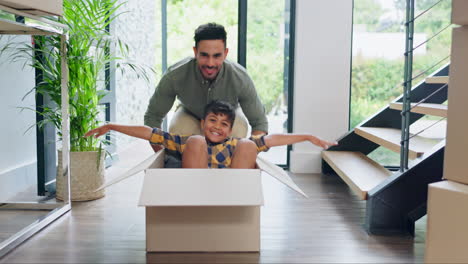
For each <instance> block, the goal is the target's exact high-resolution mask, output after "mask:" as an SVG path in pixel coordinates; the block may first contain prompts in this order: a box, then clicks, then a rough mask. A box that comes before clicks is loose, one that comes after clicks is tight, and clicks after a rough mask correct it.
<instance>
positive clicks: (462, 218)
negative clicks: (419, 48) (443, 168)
mask: <svg viewBox="0 0 468 264" xmlns="http://www.w3.org/2000/svg"><path fill="white" fill-rule="evenodd" d="M425 262H426V263H468V185H465V184H461V183H457V182H452V181H441V182H436V183H432V184H430V185H429V194H428V205H427V234H426V254H425Z"/></svg>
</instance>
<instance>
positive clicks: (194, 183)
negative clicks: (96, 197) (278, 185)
mask: <svg viewBox="0 0 468 264" xmlns="http://www.w3.org/2000/svg"><path fill="white" fill-rule="evenodd" d="M163 164H164V152H163V151H160V152H158V153H156V154H154V155H153V156H151V157H149V158H148V159H147V160H145V161H143V162H142V163H140V164H139V165H137V166H136V167H135V168H132V169H131V170H129V171H128V172H126V173H124V174H123V175H122V176H120V177H118V178H117V179H115V180H113V181H111V182H109V183H107V184H106V185H105V186H103V187H101V188H104V187H107V186H109V185H112V184H114V183H116V182H118V181H120V180H122V179H124V178H127V177H130V176H131V175H134V174H136V173H138V172H141V171H142V170H145V176H144V181H143V187H142V190H141V194H140V200H139V203H138V205H139V206H145V207H146V250H147V251H148V252H174V251H176V252H200V251H201V252H258V251H260V206H262V205H263V190H262V183H261V175H262V171H265V172H267V173H268V174H269V175H271V176H273V177H274V178H276V179H278V180H279V181H280V182H282V183H283V184H285V185H286V186H288V187H290V188H291V189H293V190H295V191H296V192H298V193H300V194H302V195H304V196H305V197H307V195H305V194H304V192H303V191H302V190H301V189H300V188H299V187H298V186H297V185H296V184H295V183H294V182H293V181H292V180H291V178H290V177H289V176H288V175H287V173H285V172H284V171H283V169H281V168H279V167H278V166H276V165H274V164H272V163H270V162H268V161H266V160H264V159H262V158H258V159H257V167H258V169H165V168H163Z"/></svg>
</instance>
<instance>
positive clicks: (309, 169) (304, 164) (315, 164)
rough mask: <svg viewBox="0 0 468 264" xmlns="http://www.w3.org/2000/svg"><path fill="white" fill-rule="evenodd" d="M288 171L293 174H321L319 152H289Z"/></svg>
mask: <svg viewBox="0 0 468 264" xmlns="http://www.w3.org/2000/svg"><path fill="white" fill-rule="evenodd" d="M290 155H291V156H290V166H289V170H290V171H291V172H293V173H321V172H322V157H321V154H320V152H304V151H291V154H290Z"/></svg>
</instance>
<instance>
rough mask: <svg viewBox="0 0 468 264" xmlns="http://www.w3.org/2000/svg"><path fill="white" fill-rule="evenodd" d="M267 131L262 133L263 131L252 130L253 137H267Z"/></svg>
mask: <svg viewBox="0 0 468 264" xmlns="http://www.w3.org/2000/svg"><path fill="white" fill-rule="evenodd" d="M266 134H267V132H266V131H261V130H252V136H260V135H266Z"/></svg>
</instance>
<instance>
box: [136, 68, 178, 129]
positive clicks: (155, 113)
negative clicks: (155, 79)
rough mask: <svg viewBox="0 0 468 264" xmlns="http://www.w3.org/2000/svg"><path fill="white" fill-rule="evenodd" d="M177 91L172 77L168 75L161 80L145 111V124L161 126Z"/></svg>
mask: <svg viewBox="0 0 468 264" xmlns="http://www.w3.org/2000/svg"><path fill="white" fill-rule="evenodd" d="M175 97H176V92H175V90H174V88H173V85H172V82H171V79H170V78H169V77H167V76H166V75H165V76H163V77H162V78H161V80H160V81H159V84H158V86H157V87H156V90H155V91H154V94H153V96H152V97H151V99H150V101H149V104H148V108H147V109H146V113H145V117H144V120H145V125H147V126H150V127H161V123H162V120H163V118H164V117H165V116H166V114H167V112H169V110H170V109H171V107H172V105H173V104H174V100H175Z"/></svg>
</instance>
